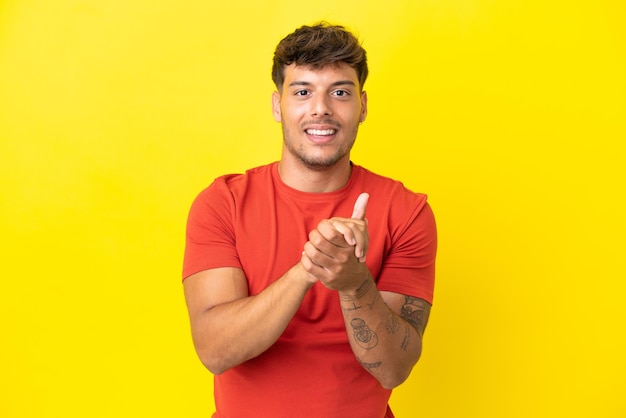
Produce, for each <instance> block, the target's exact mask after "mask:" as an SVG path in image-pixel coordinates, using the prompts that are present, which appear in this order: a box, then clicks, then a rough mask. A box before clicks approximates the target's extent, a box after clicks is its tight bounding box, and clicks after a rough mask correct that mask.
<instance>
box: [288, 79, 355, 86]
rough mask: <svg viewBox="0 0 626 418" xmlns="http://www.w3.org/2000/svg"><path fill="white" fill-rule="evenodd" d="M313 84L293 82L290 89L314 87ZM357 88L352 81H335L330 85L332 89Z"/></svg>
mask: <svg viewBox="0 0 626 418" xmlns="http://www.w3.org/2000/svg"><path fill="white" fill-rule="evenodd" d="M312 85H313V83H311V82H308V81H293V82H291V83H289V87H295V86H312ZM346 85H348V86H356V84H355V83H354V81H352V80H339V81H335V82H334V83H332V84H331V85H330V87H337V86H346Z"/></svg>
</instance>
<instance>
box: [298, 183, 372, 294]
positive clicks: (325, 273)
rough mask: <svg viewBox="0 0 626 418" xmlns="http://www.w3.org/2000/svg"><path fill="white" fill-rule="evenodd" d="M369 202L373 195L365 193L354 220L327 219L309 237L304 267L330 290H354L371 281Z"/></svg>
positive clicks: (353, 217) (305, 246) (305, 250)
mask: <svg viewBox="0 0 626 418" xmlns="http://www.w3.org/2000/svg"><path fill="white" fill-rule="evenodd" d="M368 200H369V195H368V194H367V193H361V195H359V197H358V198H357V200H356V202H355V204H354V211H353V213H352V217H350V218H339V217H335V218H331V219H325V220H323V221H321V222H320V223H319V224H318V225H317V228H316V229H314V230H313V231H311V232H310V233H309V241H308V242H307V243H306V244H305V245H304V251H303V252H302V259H301V262H302V265H303V267H304V268H305V270H306V271H307V272H308V273H309V274H311V275H313V276H314V277H315V278H316V279H317V280H319V281H320V282H322V284H323V285H324V286H326V287H327V288H329V289H333V290H354V289H357V288H358V287H359V286H361V284H363V282H364V281H365V280H366V279H367V277H368V270H367V266H366V265H365V255H366V253H367V248H368V244H369V235H368V232H367V219H366V218H365V209H366V206H367V202H368Z"/></svg>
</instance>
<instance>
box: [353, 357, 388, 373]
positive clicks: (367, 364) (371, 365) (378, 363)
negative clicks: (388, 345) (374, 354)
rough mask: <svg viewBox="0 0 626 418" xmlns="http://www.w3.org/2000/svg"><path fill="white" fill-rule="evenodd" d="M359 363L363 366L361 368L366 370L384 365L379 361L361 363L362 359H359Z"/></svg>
mask: <svg viewBox="0 0 626 418" xmlns="http://www.w3.org/2000/svg"><path fill="white" fill-rule="evenodd" d="M357 361H358V362H359V363H360V364H361V366H363V367H364V368H366V369H368V370H369V369H375V368H377V367H380V365H381V364H383V362H382V361H377V362H375V363H365V362H363V361H361V359H360V358H357Z"/></svg>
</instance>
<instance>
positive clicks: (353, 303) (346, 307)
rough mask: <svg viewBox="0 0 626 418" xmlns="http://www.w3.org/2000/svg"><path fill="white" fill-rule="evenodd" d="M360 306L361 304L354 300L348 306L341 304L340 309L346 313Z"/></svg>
mask: <svg viewBox="0 0 626 418" xmlns="http://www.w3.org/2000/svg"><path fill="white" fill-rule="evenodd" d="M362 307H363V306H361V305H357V304H356V302H352V305H350V306H343V305H341V310H342V311H343V312H344V313H347V312H354V311H356V310H357V309H361V308H362Z"/></svg>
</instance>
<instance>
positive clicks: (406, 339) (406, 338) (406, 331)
mask: <svg viewBox="0 0 626 418" xmlns="http://www.w3.org/2000/svg"><path fill="white" fill-rule="evenodd" d="M410 339H411V330H410V329H409V326H408V325H405V328H404V338H403V339H402V343H401V344H400V348H401V349H402V351H406V349H407V348H408V347H409V340H410Z"/></svg>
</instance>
